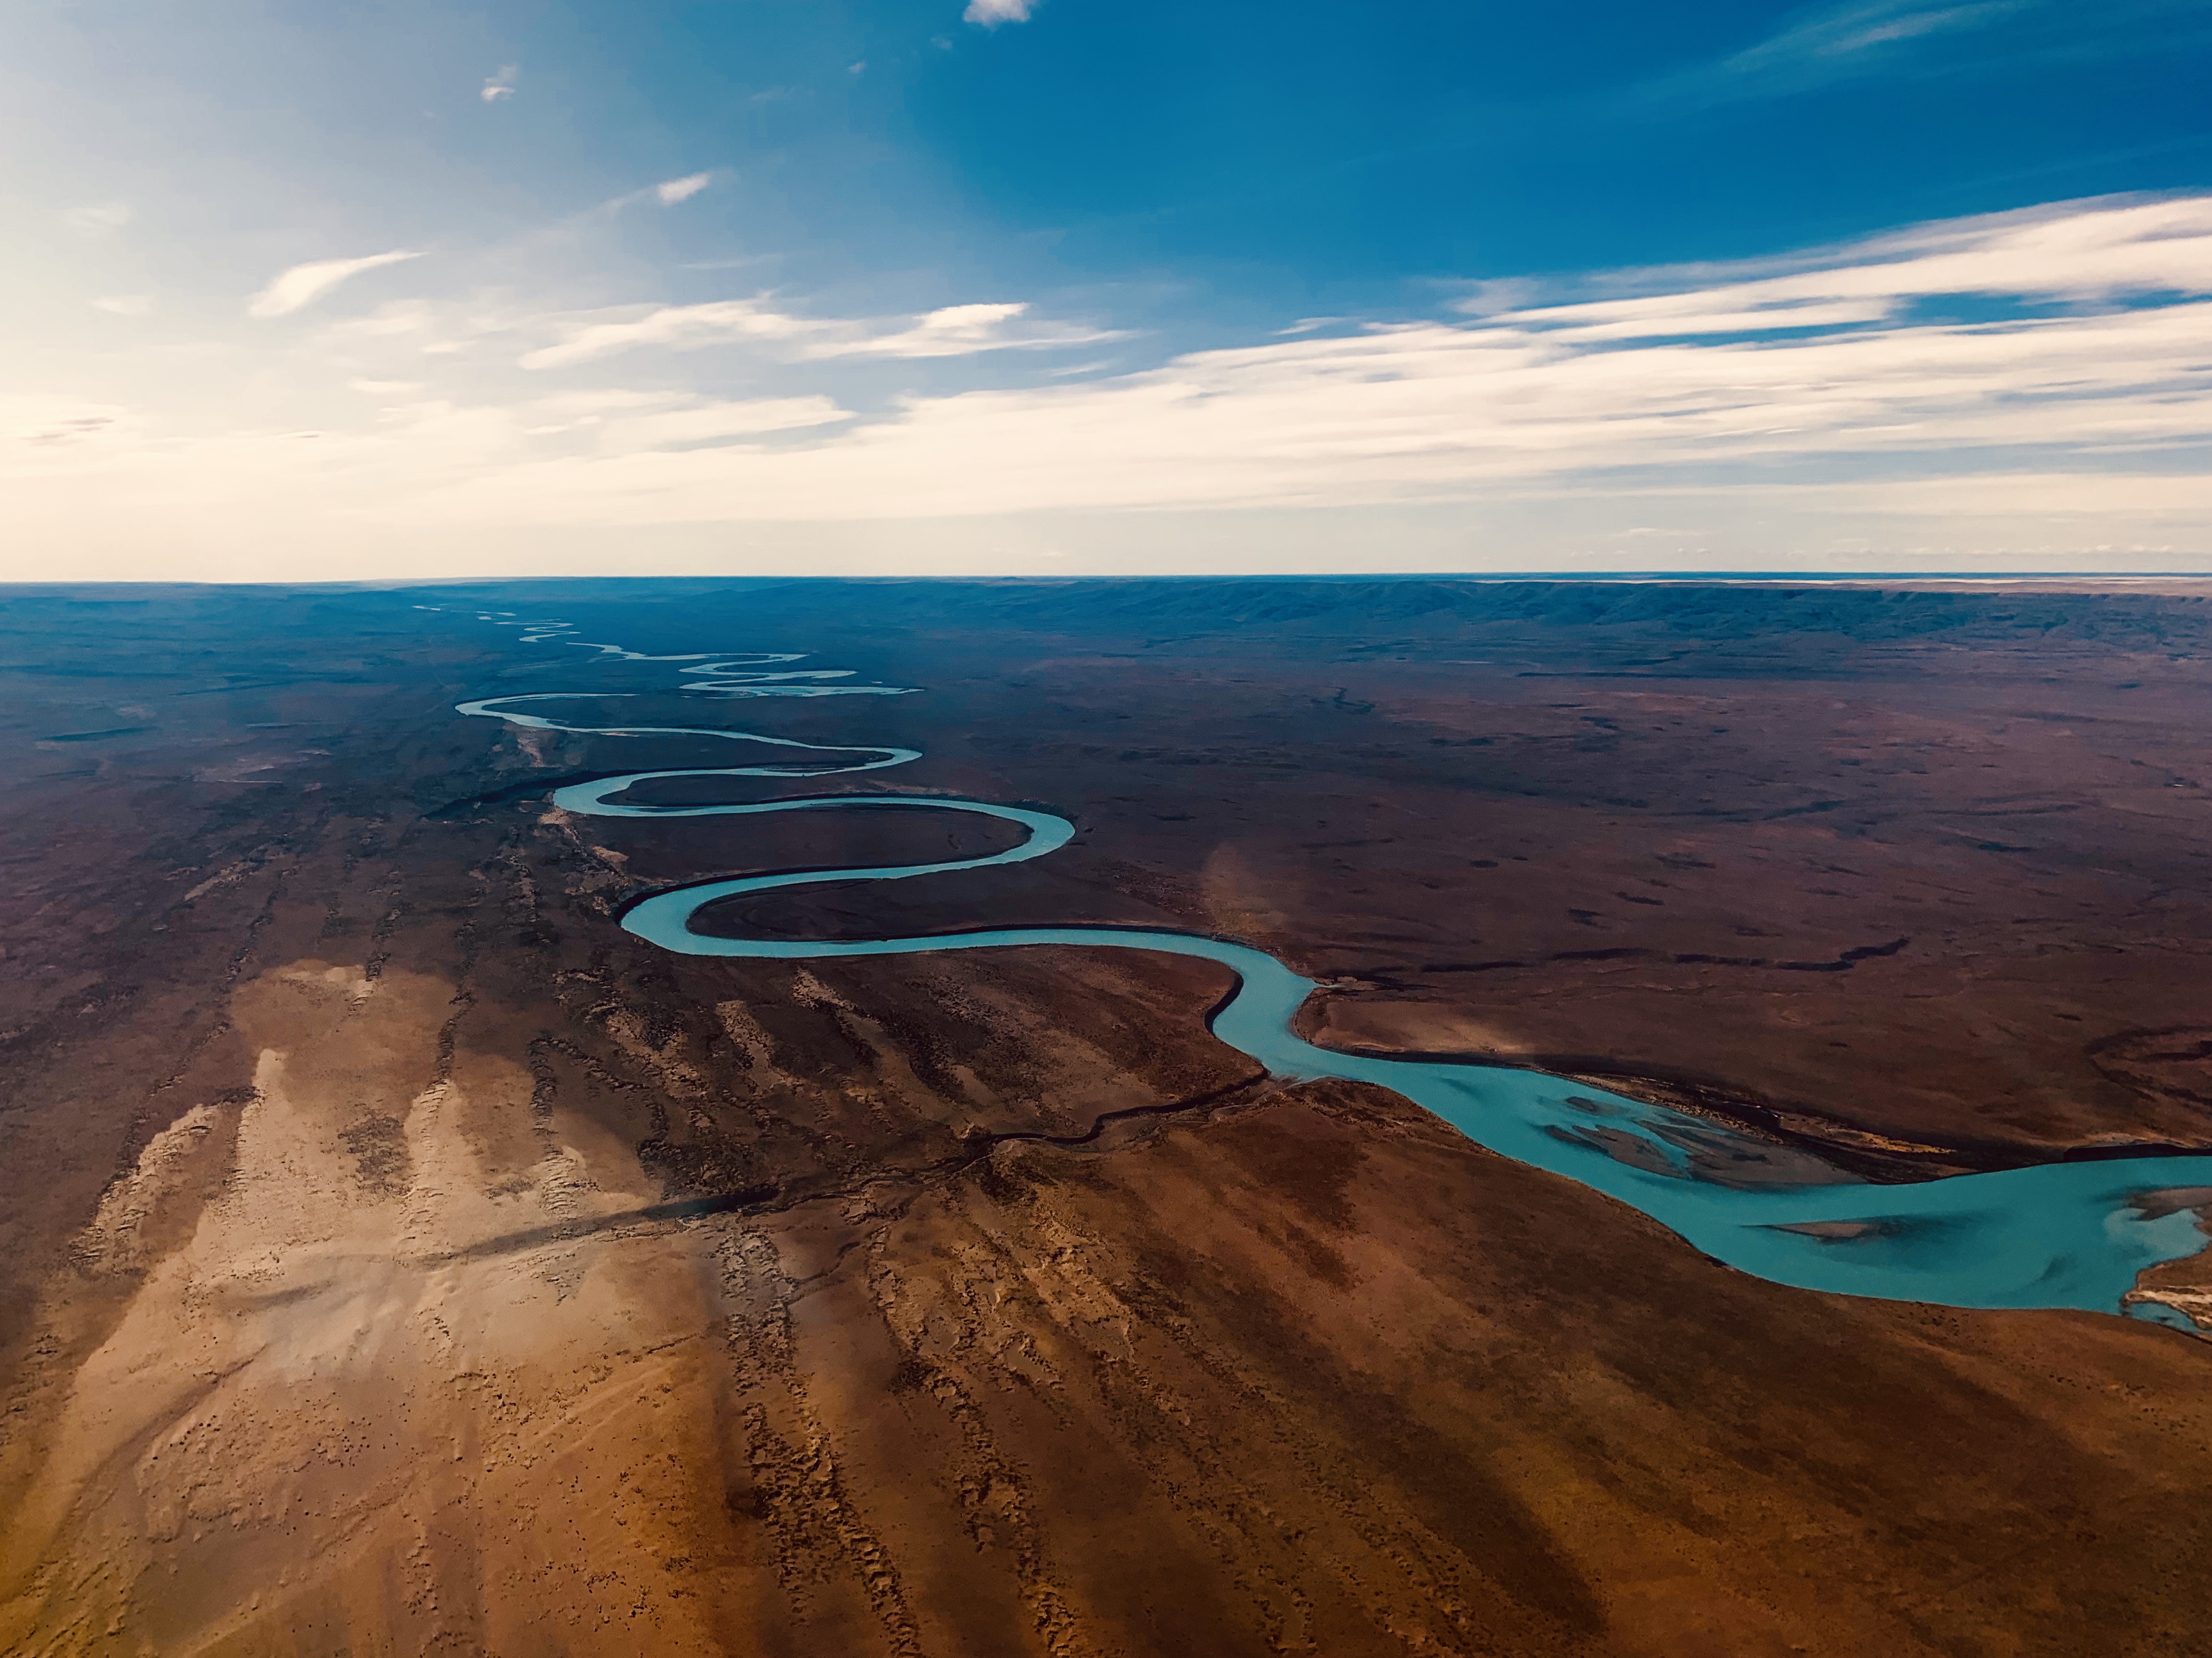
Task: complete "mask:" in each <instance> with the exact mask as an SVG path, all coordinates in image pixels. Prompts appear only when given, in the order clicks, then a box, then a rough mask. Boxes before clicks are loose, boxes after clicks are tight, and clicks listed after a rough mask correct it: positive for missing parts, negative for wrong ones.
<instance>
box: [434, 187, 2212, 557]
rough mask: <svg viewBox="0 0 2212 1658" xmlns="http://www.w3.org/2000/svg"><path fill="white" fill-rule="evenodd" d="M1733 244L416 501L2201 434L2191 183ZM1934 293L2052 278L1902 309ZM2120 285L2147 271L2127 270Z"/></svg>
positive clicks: (1087, 495)
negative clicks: (2186, 190) (2008, 212)
mask: <svg viewBox="0 0 2212 1658" xmlns="http://www.w3.org/2000/svg"><path fill="white" fill-rule="evenodd" d="M1738 274H1739V273H1735V272H1723V273H1718V280H1712V281H1709V282H1707V283H1706V284H1705V285H1704V286H1690V287H1683V288H1678V289H1677V290H1675V291H1673V292H1668V293H1661V294H1644V295H1638V296H1636V297H1632V298H1625V299H1617V300H1602V301H1584V302H1581V303H1577V304H1571V305H1565V306H1555V307H1539V308H1528V309H1523V310H1521V311H1516V312H1508V313H1500V314H1497V315H1493V316H1489V317H1486V318H1483V319H1480V320H1475V321H1470V322H1465V323H1445V322H1414V323H1407V324H1400V325H1391V326H1389V327H1383V328H1370V329H1369V330H1368V331H1364V332H1360V333H1357V334H1353V335H1351V336H1349V337H1315V336H1311V335H1307V336H1302V337H1291V338H1284V339H1277V340H1273V341H1271V342H1269V343H1266V344H1263V345H1257V346H1249V347H1241V348H1237V349H1225V350H1215V351H1206V352H1199V353H1194V354H1191V355H1186V356H1182V357H1178V358H1176V359H1175V360H1173V361H1170V362H1168V363H1166V364H1164V365H1163V366H1162V367H1158V368H1153V369H1150V370H1146V371H1145V372H1142V373H1138V374H1124V375H1120V376H1116V377H1113V378H1110V379H1102V380H1091V381H1088V382H1085V383H1082V384H1079V385H1066V384H1062V385H1053V386H1024V387H1019V388H1013V389H1004V390H984V391H975V392H964V393H961V394H958V395H954V396H949V397H940V398H924V399H914V400H910V401H908V403H906V404H903V405H902V407H901V408H900V409H899V410H898V412H896V414H895V415H893V416H890V417H887V418H880V419H877V420H873V421H868V422H861V423H860V424H859V425H858V426H856V427H855V428H853V429H852V430H850V431H849V432H848V433H846V434H842V435H838V436H834V437H831V438H829V440H826V441H823V442H820V443H817V444H814V445H811V446H800V447H798V448H795V449H794V448H788V447H787V448H783V449H780V450H778V451H776V452H774V453H768V452H755V451H750V450H732V451H718V452H702V453H691V454H681V453H658V452H656V453H652V454H637V453H631V454H627V455H624V456H622V457H619V458H611V459H606V460H605V461H599V462H593V463H591V464H589V465H580V466H572V467H566V468H561V469H551V470H547V469H541V468H534V467H533V468H526V469H525V470H524V471H523V472H522V473H520V474H515V475H509V476H504V477H483V478H480V479H477V480H474V481H472V482H471V483H469V484H468V485H466V486H465V487H464V488H463V489H460V490H459V491H458V492H456V493H455V494H454V495H452V496H451V497H449V498H448V500H447V502H446V504H445V507H441V508H439V509H436V510H447V509H450V510H453V511H456V512H462V513H468V514H471V515H473V514H476V513H485V514H487V515H489V516H490V517H493V518H496V517H499V516H501V515H502V514H507V513H525V514H527V515H529V516H530V518H531V519H532V521H542V520H543V519H544V518H547V517H557V518H562V519H568V520H570V521H591V520H592V519H593V517H594V515H596V514H605V519H604V520H603V521H606V522H620V521H629V518H630V517H632V516H634V515H640V514H642V515H644V516H646V517H647V518H648V519H650V520H652V521H660V522H676V521H706V520H709V519H772V518H783V519H866V518H901V517H905V518H918V517H919V518H926V517H931V516H938V515H947V516H950V515H970V514H992V513H1034V512H1051V511H1055V510H1060V511H1068V510H1099V509H1106V510H1126V509H1130V508H1194V507H1203V508H1230V507H1267V506H1277V507H1279V506H1291V505H1307V506H1344V505H1357V504H1376V503H1394V502H1395V503H1405V502H1414V501H1451V500H1468V499H1473V498H1477V497H1483V496H1490V495H1498V494H1499V493H1501V492H1502V493H1504V494H1507V495H1510V494H1515V493H1522V494H1526V493H1528V492H1529V491H1535V492H1538V493H1542V492H1547V491H1557V490H1562V489H1574V490H1578V491H1590V490H1598V491H1603V490H1606V489H1622V488H1626V487H1628V483H1624V480H1628V481H1630V482H1632V483H1633V485H1634V487H1635V488H1636V489H1639V490H1647V491H1648V490H1649V489H1652V488H1655V487H1658V486H1657V485H1655V483H1653V482H1652V480H1654V479H1655V478H1656V479H1661V480H1664V481H1665V482H1666V483H1667V484H1668V486H1669V487H1671V486H1672V485H1673V484H1674V483H1686V482H1688V481H1692V480H1704V481H1705V482H1707V483H1711V481H1713V480H1715V479H1729V478H1734V479H1737V480H1739V481H1741V480H1743V479H1747V478H1752V477H1758V478H1761V479H1764V480H1765V481H1768V482H1771V481H1772V480H1773V479H1774V478H1775V477H1778V476H1780V477H1796V478H1798V479H1801V480H1803V481H1808V482H1810V481H1813V480H1817V479H1819V478H1821V477H1831V476H1835V475H1837V473H1838V469H1841V471H1842V472H1844V473H1846V474H1848V473H1852V472H1854V471H1856V472H1858V473H1866V472H1867V471H1869V468H1871V469H1873V471H1875V472H1879V471H1881V470H1883V469H1885V468H1886V469H1890V470H1895V469H1896V468H1897V467H1899V466H1900V465H1902V466H1904V467H1905V468H1908V469H1910V470H1912V471H1921V472H1927V471H1942V472H1948V473H1950V474H1954V475H1962V476H1963V475H1975V474H2008V473H2011V472H2015V471H2019V470H2021V467H2022V466H2023V465H2026V466H2029V467H2032V468H2033V469H2035V470H2036V471H2038V473H2039V475H2045V474H2048V475H2052V476H2059V477H2078V478H2079V479H2080V480H2081V482H2080V483H2078V485H2077V486H2075V488H2076V495H2077V496H2078V497H2079V498H2081V499H2082V500H2094V501H2101V502H2106V503H2107V504H2109V503H2110V502H2112V501H2113V500H2114V499H2115V497H2114V495H2113V492H2112V490H2111V489H2108V488H2107V487H2106V486H2105V485H2104V484H2102V483H2100V482H2099V479H2100V476H2101V475H2103V474H2106V473H2110V472H2115V471H2129V470H2130V465H2129V463H2128V461H2127V459H2126V458H2128V457H2130V456H2132V457H2136V458H2137V459H2136V461H2135V463H2134V464H2133V465H2134V470H2136V471H2140V470H2142V465H2144V462H2143V460H2142V458H2144V457H2149V458H2153V459H2155V458H2156V457H2159V456H2160V455H2178V454H2179V453H2180V452H2181V449H2182V446H2190V445H2201V444H2203V443H2205V442H2208V441H2212V301H2208V300H2206V299H2205V298H2203V297H2201V296H2203V295H2212V198H2208V197H2192V198H2185V199H2179V200H2172V201H2162V202H2148V203H2118V204H2111V203H2093V204H2088V205H2087V206H2083V207H2078V208H2075V209H2072V210H2066V211H2063V212H2051V213H2045V214H2039V215H2025V216H2009V217H2004V218H1998V219H1985V220H1975V221H1967V222H1963V223H1960V224H1954V225H1948V226H1937V227H1931V228H1927V229H1925V230H1923V231H1918V232H1915V233H1911V234H1907V235H1904V236H1898V237H1888V238H1878V239H1873V240H1869V241H1867V242H1864V243H1862V244H1859V245H1857V246H1852V247H1847V248H1844V249H1838V250H1831V251H1830V252H1829V253H1828V254H1827V255H1826V263H1825V264H1820V265H1819V266H1817V267H1814V268H1811V269H1800V270H1793V271H1790V272H1788V273H1787V274H1784V275H1774V276H1765V275H1753V276H1748V277H1747V278H1743V279H1731V278H1733V277H1735V276H1738ZM1639 280H1642V281H1644V282H1649V281H1650V273H1645V275H1644V276H1643V277H1642V278H1640V279H1639ZM1941 295H1984V296H1989V295H1996V296H2000V297H2002V298H2006V299H2009V300H2015V301H2028V302H2035V301H2065V302H2066V308H2063V309H2059V310H2055V311H2053V310H2043V311H2040V312H2031V313H2024V314H2015V315H2011V316H2008V317H2005V318H2003V319H2000V320H1991V321H1960V320H1954V319H1937V318H1929V317H1924V316H1920V315H1917V314H1915V312H1914V307H1915V305H1916V304H1917V303H1918V302H1920V301H1926V300H1928V299H1929V298H1931V297H1934V296H1941ZM2143 295H2160V296H2162V297H2163V298H2164V300H2165V301H2166V302H2163V303H2158V304H2149V305H2145V304H2142V303H2137V302H2136V301H2140V300H2141V298H2142V296H2143ZM2177 296H2179V297H2177ZM699 309H700V308H698V307H679V308H671V309H664V310H662V311H659V312H656V313H650V314H649V315H648V316H647V317H646V318H644V319H640V320H639V321H637V322H634V323H630V324H620V325H596V326H598V327H601V328H613V329H626V330H628V331H629V333H627V334H625V335H623V337H620V338H618V339H617V338H611V337H604V336H603V337H599V338H596V339H595V338H594V337H592V330H591V329H589V328H587V329H586V330H585V331H582V332H580V334H578V335H577V336H576V337H574V340H573V341H572V343H571V345H570V346H569V347H568V348H562V347H556V348H551V349H552V350H554V351H556V352H558V351H562V350H563V349H568V351H569V353H570V355H568V356H567V357H565V358H563V359H562V360H564V361H580V360H582V359H583V358H584V357H586V356H589V355H599V354H601V353H602V351H603V350H611V349H626V348H627V347H628V346H629V345H630V344H633V343H638V342H637V340H636V338H635V335H636V333H637V331H641V330H642V331H645V332H647V333H649V334H652V335H653V337H656V338H659V339H661V340H663V341H668V340H671V339H673V338H674V337H676V336H677V334H678V331H680V329H681V328H683V327H686V326H693V325H704V323H705V322H706V320H707V319H702V318H701V317H700V316H699V315H698V311H699ZM1018 314H1019V313H1018V311H1015V310H1014V309H1012V307H959V308H957V309H956V310H955V311H952V312H949V313H932V315H931V316H930V317H927V318H924V319H920V320H918V321H917V322H915V323H914V324H912V325H908V327H906V328H904V329H902V330H899V331H894V332H886V333H878V334H875V335H873V336H854V335H849V334H840V333H837V332H836V329H838V328H839V327H841V326H846V325H822V324H811V323H805V322H802V321H800V320H799V319H792V318H788V317H785V316H782V315H781V313H769V312H766V311H765V309H764V308H763V307H758V306H756V305H743V304H741V305H739V306H738V307H736V308H735V309H734V310H732V311H731V312H729V313H726V314H725V313H718V318H719V320H717V321H716V322H715V324H714V330H715V331H716V333H717V334H718V336H719V337H728V334H729V332H730V327H729V324H730V323H731V321H732V319H742V323H743V326H744V327H745V328H747V329H758V328H761V327H763V325H772V326H773V328H774V329H775V330H777V331H779V332H778V334H777V335H776V337H777V338H778V340H779V343H783V344H785V345H786V346H787V347H788V348H790V353H791V354H792V355H799V356H800V357H801V358H820V357H825V356H832V355H842V356H852V355H864V354H866V353H867V352H868V351H870V350H871V349H874V350H877V351H879V352H881V353H882V354H883V355H927V353H928V351H929V350H931V349H938V348H939V347H941V348H942V349H946V350H952V349H976V345H975V343H976V342H977V341H984V340H990V339H993V338H994V337H996V336H997V335H998V334H999V332H1000V331H1002V330H1003V328H1004V326H1005V325H1006V324H1007V323H1008V322H1009V321H1010V320H1011V319H1013V318H1014V317H1017V316H1018ZM2161 464H2171V463H2161ZM1777 469H1784V470H1783V471H1781V472H1780V473H1779V474H1778V471H1777ZM2154 470H2155V468H2154ZM2059 487H2060V486H2052V488H2053V489H2054V490H2055V489H2059ZM2199 487H2200V486H2199V485H2198V484H2189V485H2176V486H2172V488H2169V489H2166V490H2165V491H2164V493H2163V495H2161V496H2160V498H2161V499H2165V498H2170V497H2172V496H2173V495H2174V491H2175V490H2176V489H2179V490H2181V491H2182V493H2183V494H2184V495H2186V494H2187V491H2188V490H2189V489H2197V488H2199ZM425 510H430V509H428V507H426V508H425Z"/></svg>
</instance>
